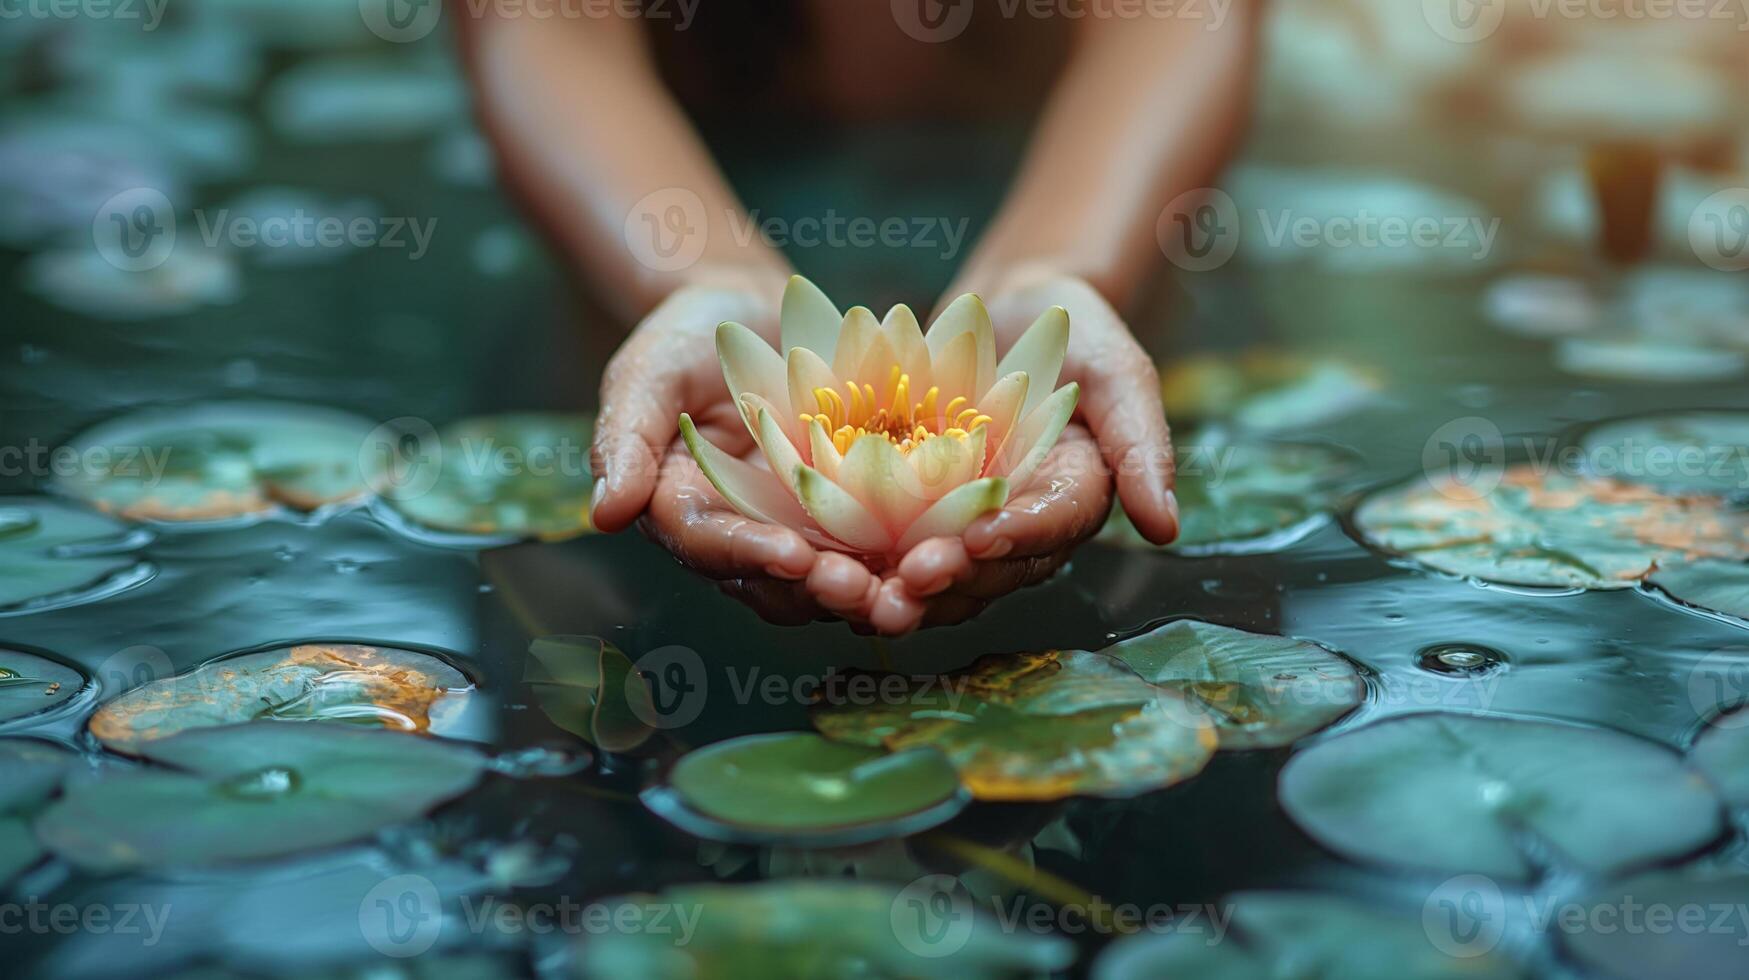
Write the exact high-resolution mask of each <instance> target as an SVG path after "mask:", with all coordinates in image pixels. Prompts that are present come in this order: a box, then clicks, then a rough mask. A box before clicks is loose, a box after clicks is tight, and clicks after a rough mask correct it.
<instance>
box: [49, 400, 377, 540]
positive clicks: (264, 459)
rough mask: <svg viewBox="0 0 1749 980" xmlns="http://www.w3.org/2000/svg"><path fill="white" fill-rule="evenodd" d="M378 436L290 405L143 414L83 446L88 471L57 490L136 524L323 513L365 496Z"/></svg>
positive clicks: (103, 428) (114, 424)
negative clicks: (364, 462) (370, 446)
mask: <svg viewBox="0 0 1749 980" xmlns="http://www.w3.org/2000/svg"><path fill="white" fill-rule="evenodd" d="M370 431H371V424H370V423H369V422H368V421H366V420H364V419H361V418H358V417H356V416H353V415H349V414H347V413H344V412H338V411H335V410H333V409H326V408H316V407H312V406H308V405H296V404H291V403H285V402H204V403H200V404H195V405H182V406H175V407H168V408H150V409H144V410H142V411H138V412H134V413H131V414H129V415H125V416H123V417H121V418H118V419H115V420H113V421H110V422H106V423H103V424H102V425H99V426H97V427H95V428H93V429H90V430H88V431H86V432H85V433H83V434H81V435H80V436H79V437H78V438H76V439H74V440H73V442H72V444H71V448H72V451H73V452H75V453H77V454H78V455H79V458H80V459H82V460H86V461H88V464H89V465H88V466H87V467H86V468H82V469H81V470H79V471H78V472H77V473H76V474H73V475H70V476H62V477H60V478H58V480H57V484H56V485H57V486H58V487H59V488H60V489H61V490H63V491H65V492H66V493H69V494H72V495H73V496H76V497H79V498H81V499H83V500H87V501H90V502H91V503H92V504H93V505H95V506H96V507H97V508H98V509H100V510H103V511H107V512H110V513H116V514H120V515H122V516H123V517H129V518H134V519H136V520H156V521H210V520H220V519H224V518H233V517H241V516H245V515H250V514H261V513H264V512H267V511H271V510H274V509H276V508H278V507H280V506H286V507H291V508H293V509H296V510H303V511H308V510H315V509H316V508H318V507H322V506H325V505H328V504H336V503H341V502H344V501H347V500H351V499H353V498H356V497H358V496H361V495H362V494H363V493H364V492H365V489H366V487H365V483H364V479H363V477H362V476H361V474H360V473H359V465H358V460H359V454H360V450H361V448H362V447H363V446H364V445H365V437H366V436H367V435H368V434H369V433H370Z"/></svg>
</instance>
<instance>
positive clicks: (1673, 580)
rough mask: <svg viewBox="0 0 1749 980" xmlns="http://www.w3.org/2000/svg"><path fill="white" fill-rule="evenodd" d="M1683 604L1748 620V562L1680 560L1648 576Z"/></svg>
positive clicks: (1648, 579) (1648, 580) (1650, 580)
mask: <svg viewBox="0 0 1749 980" xmlns="http://www.w3.org/2000/svg"><path fill="white" fill-rule="evenodd" d="M1646 581H1647V582H1650V583H1651V584H1653V585H1656V586H1657V587H1658V588H1660V589H1663V590H1664V591H1665V592H1666V593H1668V594H1669V595H1670V597H1671V598H1672V599H1675V600H1677V601H1678V602H1681V603H1683V604H1684V605H1689V606H1694V607H1695V608H1697V609H1704V610H1707V611H1708V612H1716V613H1722V614H1724V615H1726V616H1734V617H1736V618H1737V619H1743V620H1749V565H1746V564H1744V563H1743V562H1739V561H1695V562H1681V563H1679V564H1675V565H1671V566H1669V567H1667V568H1660V569H1658V570H1657V571H1655V572H1653V573H1652V574H1651V575H1650V576H1648V577H1647V578H1646Z"/></svg>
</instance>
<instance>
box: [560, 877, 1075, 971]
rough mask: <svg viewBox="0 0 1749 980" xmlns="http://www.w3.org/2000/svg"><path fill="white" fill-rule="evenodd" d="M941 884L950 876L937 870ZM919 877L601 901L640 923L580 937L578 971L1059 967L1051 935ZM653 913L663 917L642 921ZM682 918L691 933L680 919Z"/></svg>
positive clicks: (1063, 946)
mask: <svg viewBox="0 0 1749 980" xmlns="http://www.w3.org/2000/svg"><path fill="white" fill-rule="evenodd" d="M937 877H938V878H939V879H941V880H942V881H944V882H951V881H952V879H951V878H948V877H947V876H945V875H942V876H937ZM934 883H935V882H934V881H932V880H931V879H927V878H926V879H923V880H921V881H920V882H918V883H915V884H913V885H911V886H908V887H906V888H904V889H900V888H898V887H897V886H893V885H882V884H875V883H869V882H859V881H831V880H816V879H788V880H783V881H766V882H759V883H757V884H749V885H690V886H686V887H681V888H671V889H668V890H667V891H664V892H662V893H660V894H657V895H629V896H625V897H623V898H620V899H618V900H610V901H609V903H608V904H609V906H610V907H612V909H613V914H614V915H616V916H624V917H626V919H627V920H628V921H629V918H630V917H634V916H635V917H637V918H638V921H639V922H640V927H639V928H622V929H615V930H614V931H611V932H603V933H601V934H600V935H591V936H589V937H587V938H586V939H585V940H584V942H583V946H582V949H581V951H580V957H581V963H582V968H583V976H585V977H588V978H591V980H623V978H630V977H648V978H658V977H660V978H670V977H672V978H679V977H685V978H688V980H739V978H742V977H762V978H767V980H813V978H819V977H853V976H854V977H868V978H898V977H907V978H917V980H984V978H998V977H1018V976H1035V975H1044V974H1046V973H1050V972H1052V971H1054V970H1059V969H1062V968H1064V967H1066V966H1068V965H1069V963H1070V962H1072V961H1073V960H1074V958H1075V952H1074V947H1073V946H1071V945H1070V944H1069V942H1068V941H1067V940H1065V939H1063V938H1062V937H1060V936H1054V935H1048V934H1038V933H1027V932H1024V931H1022V932H1017V931H1014V930H1011V929H1007V930H1005V929H1001V928H999V927H998V923H996V922H995V921H994V920H993V919H990V918H987V917H984V916H979V915H976V914H974V911H973V908H972V901H971V899H970V898H969V897H967V896H966V895H965V893H964V892H963V891H947V890H945V889H943V890H933V889H931V888H930V887H928V886H930V885H933V884H934ZM658 912H661V913H663V918H664V920H665V922H666V924H665V925H664V924H661V923H658V922H656V921H655V920H654V919H653V918H651V917H652V916H654V915H656V914H657V913H658ZM682 916H686V917H689V918H690V919H691V921H692V927H691V929H690V931H687V929H686V928H685V923H686V921H687V920H686V919H683V918H682Z"/></svg>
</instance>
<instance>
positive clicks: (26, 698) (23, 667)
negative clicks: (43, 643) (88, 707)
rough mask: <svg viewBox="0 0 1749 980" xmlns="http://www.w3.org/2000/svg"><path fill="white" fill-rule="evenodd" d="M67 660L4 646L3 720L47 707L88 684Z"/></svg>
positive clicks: (0, 662)
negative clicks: (65, 661)
mask: <svg viewBox="0 0 1749 980" xmlns="http://www.w3.org/2000/svg"><path fill="white" fill-rule="evenodd" d="M85 684H86V678H85V675H84V674H82V673H80V672H79V671H78V670H77V669H75V668H73V667H70V666H68V665H67V664H63V663H59V662H57V661H54V660H50V659H49V658H47V657H41V656H38V655H36V654H34V653H25V652H23V651H22V650H4V649H0V723H3V722H8V721H11V720H13V719H14V718H23V717H24V716H26V715H34V714H36V713H38V712H41V711H47V710H48V709H50V708H53V707H55V706H56V705H59V704H62V703H64V702H66V701H67V700H68V699H70V698H72V697H73V695H75V694H78V693H79V692H80V691H81V690H83V689H84V688H85Z"/></svg>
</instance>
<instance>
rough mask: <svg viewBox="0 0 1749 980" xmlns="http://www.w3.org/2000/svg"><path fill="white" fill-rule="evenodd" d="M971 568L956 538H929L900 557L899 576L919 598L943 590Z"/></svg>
mask: <svg viewBox="0 0 1749 980" xmlns="http://www.w3.org/2000/svg"><path fill="white" fill-rule="evenodd" d="M971 571H972V558H971V556H970V555H969V554H967V553H966V546H965V542H963V541H961V540H960V539H959V538H930V539H929V540H927V541H924V542H923V543H921V544H919V545H917V547H915V548H912V549H911V550H910V551H908V552H906V553H905V557H904V558H902V559H900V560H899V578H900V579H902V580H903V581H904V583H905V590H906V591H907V592H909V593H911V594H912V595H913V596H917V597H918V598H923V597H925V596H932V595H935V594H936V593H938V592H941V591H943V590H945V589H946V588H947V587H948V586H950V585H953V584H954V583H955V582H957V581H959V580H961V579H962V578H963V577H964V576H966V575H969V574H971Z"/></svg>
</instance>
